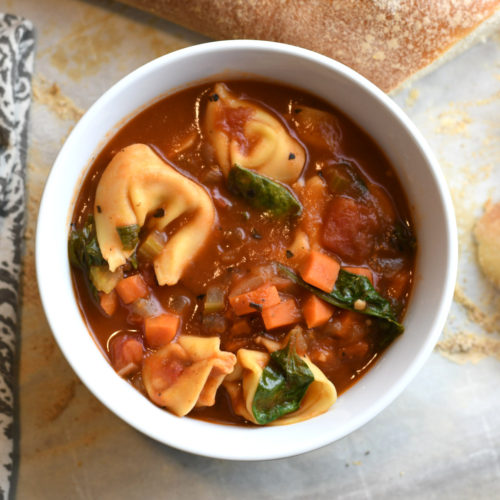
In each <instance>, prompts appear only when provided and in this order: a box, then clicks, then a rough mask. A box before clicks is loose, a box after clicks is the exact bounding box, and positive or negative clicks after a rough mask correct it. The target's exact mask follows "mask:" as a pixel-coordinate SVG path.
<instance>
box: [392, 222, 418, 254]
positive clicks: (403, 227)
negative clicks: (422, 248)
mask: <svg viewBox="0 0 500 500" xmlns="http://www.w3.org/2000/svg"><path fill="white" fill-rule="evenodd" d="M390 242H391V244H392V246H393V247H394V248H396V249H397V250H399V251H400V252H413V251H414V250H415V248H416V245H417V240H416V238H415V236H414V234H413V232H412V230H411V229H410V226H409V225H408V224H405V223H404V222H401V221H398V222H396V224H395V226H394V229H393V231H392V233H391V236H390Z"/></svg>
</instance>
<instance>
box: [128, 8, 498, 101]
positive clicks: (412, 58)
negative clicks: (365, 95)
mask: <svg viewBox="0 0 500 500" xmlns="http://www.w3.org/2000/svg"><path fill="white" fill-rule="evenodd" d="M122 1H124V2H125V3H128V4H130V5H133V6H135V7H139V8H141V9H144V10H147V11H150V12H152V13H154V14H157V15H159V16H161V17H164V18H166V19H168V20H170V21H173V22H174V23H177V24H180V25H182V26H185V27H187V28H189V29H192V30H194V31H198V32H200V33H203V34H205V35H207V36H209V37H212V38H217V39H242V38H247V39H248V38H251V39H258V40H274V41H278V42H284V43H289V44H293V45H299V46H301V47H305V48H308V49H311V50H315V51H317V52H320V53H322V54H325V55H327V56H329V57H332V58H333V59H336V60H338V61H340V62H342V63H344V64H346V65H348V66H350V67H351V68H354V69H355V70H357V71H358V72H359V73H361V74H363V75H364V76H366V77H367V78H368V79H369V80H371V81H372V82H373V83H375V84H376V85H378V86H379V87H380V88H381V89H382V90H384V91H386V92H389V91H391V90H393V89H395V88H396V87H398V86H399V85H401V84H402V83H403V82H404V81H405V80H407V79H408V78H410V77H411V76H412V75H414V74H415V73H417V72H418V71H419V70H421V69H423V68H425V67H426V66H428V65H430V64H431V63H432V62H433V61H435V60H436V59H438V58H439V57H440V56H441V55H442V54H443V53H444V52H446V51H447V50H448V49H450V48H451V47H452V46H453V45H455V44H456V43H457V42H459V41H460V40H462V39H463V38H464V37H465V36H467V35H468V34H469V33H470V32H471V31H473V30H474V29H475V28H476V27H477V26H479V25H480V24H481V23H482V22H483V21H485V20H486V19H488V18H489V17H490V16H492V15H493V14H494V13H495V11H496V10H497V9H498V8H499V6H500V0H122Z"/></svg>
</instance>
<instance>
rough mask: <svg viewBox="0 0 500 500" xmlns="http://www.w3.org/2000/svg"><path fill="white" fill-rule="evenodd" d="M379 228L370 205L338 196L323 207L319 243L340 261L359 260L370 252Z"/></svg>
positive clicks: (362, 259)
mask: <svg viewBox="0 0 500 500" xmlns="http://www.w3.org/2000/svg"><path fill="white" fill-rule="evenodd" d="M379 230H380V225H379V222H378V219H377V215H376V213H375V212H374V210H373V209H372V208H370V207H368V206H366V205H363V204H361V203H357V202H356V201H354V200H352V199H351V198H346V197H344V196H339V197H337V198H335V199H333V200H332V201H331V202H330V204H329V205H328V207H327V209H326V215H325V222H324V226H323V245H324V246H325V247H326V248H328V249H329V250H331V251H332V252H334V253H336V254H337V255H338V256H339V257H340V258H342V259H344V260H347V261H350V262H355V263H358V262H359V263H361V262H363V261H366V259H367V258H368V257H369V256H370V255H371V253H372V251H373V247H374V245H375V237H376V235H377V233H378V231H379Z"/></svg>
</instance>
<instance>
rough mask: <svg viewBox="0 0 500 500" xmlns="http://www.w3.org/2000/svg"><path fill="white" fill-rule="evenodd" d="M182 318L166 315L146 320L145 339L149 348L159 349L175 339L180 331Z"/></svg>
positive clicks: (170, 314)
mask: <svg viewBox="0 0 500 500" xmlns="http://www.w3.org/2000/svg"><path fill="white" fill-rule="evenodd" d="M179 323H180V318H179V316H177V315H176V314H172V313H168V312H167V313H164V314H160V315H159V316H154V317H149V318H146V319H145V320H144V337H145V338H146V342H147V343H148V346H149V347H151V348H152V349H158V348H159V347H162V346H164V345H166V344H168V343H169V342H171V341H172V339H173V338H174V337H175V334H176V333H177V330H178V329H179Z"/></svg>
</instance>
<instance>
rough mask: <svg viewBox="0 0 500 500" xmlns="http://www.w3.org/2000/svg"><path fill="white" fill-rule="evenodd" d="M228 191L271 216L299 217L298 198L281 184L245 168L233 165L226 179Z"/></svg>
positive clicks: (299, 205) (300, 208) (300, 209)
mask: <svg viewBox="0 0 500 500" xmlns="http://www.w3.org/2000/svg"><path fill="white" fill-rule="evenodd" d="M227 185H228V189H229V190H230V191H231V192H232V193H233V194H235V195H237V196H240V197H241V198H243V199H244V200H246V201H247V202H248V203H249V204H250V205H251V206H252V207H254V208H258V209H263V210H266V211H268V212H269V213H270V214H271V215H274V216H278V217H279V216H282V215H300V214H301V213H302V205H301V204H300V201H299V200H298V198H297V197H296V196H295V195H294V194H293V193H292V192H291V191H290V190H289V189H287V188H286V187H285V186H283V185H282V184H280V183H278V182H276V181H273V180H271V179H269V178H268V177H265V176H263V175H261V174H258V173H257V172H254V171H252V170H249V169H247V168H243V167H240V166H239V165H234V167H233V168H232V169H231V170H230V171H229V176H228V178H227Z"/></svg>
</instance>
